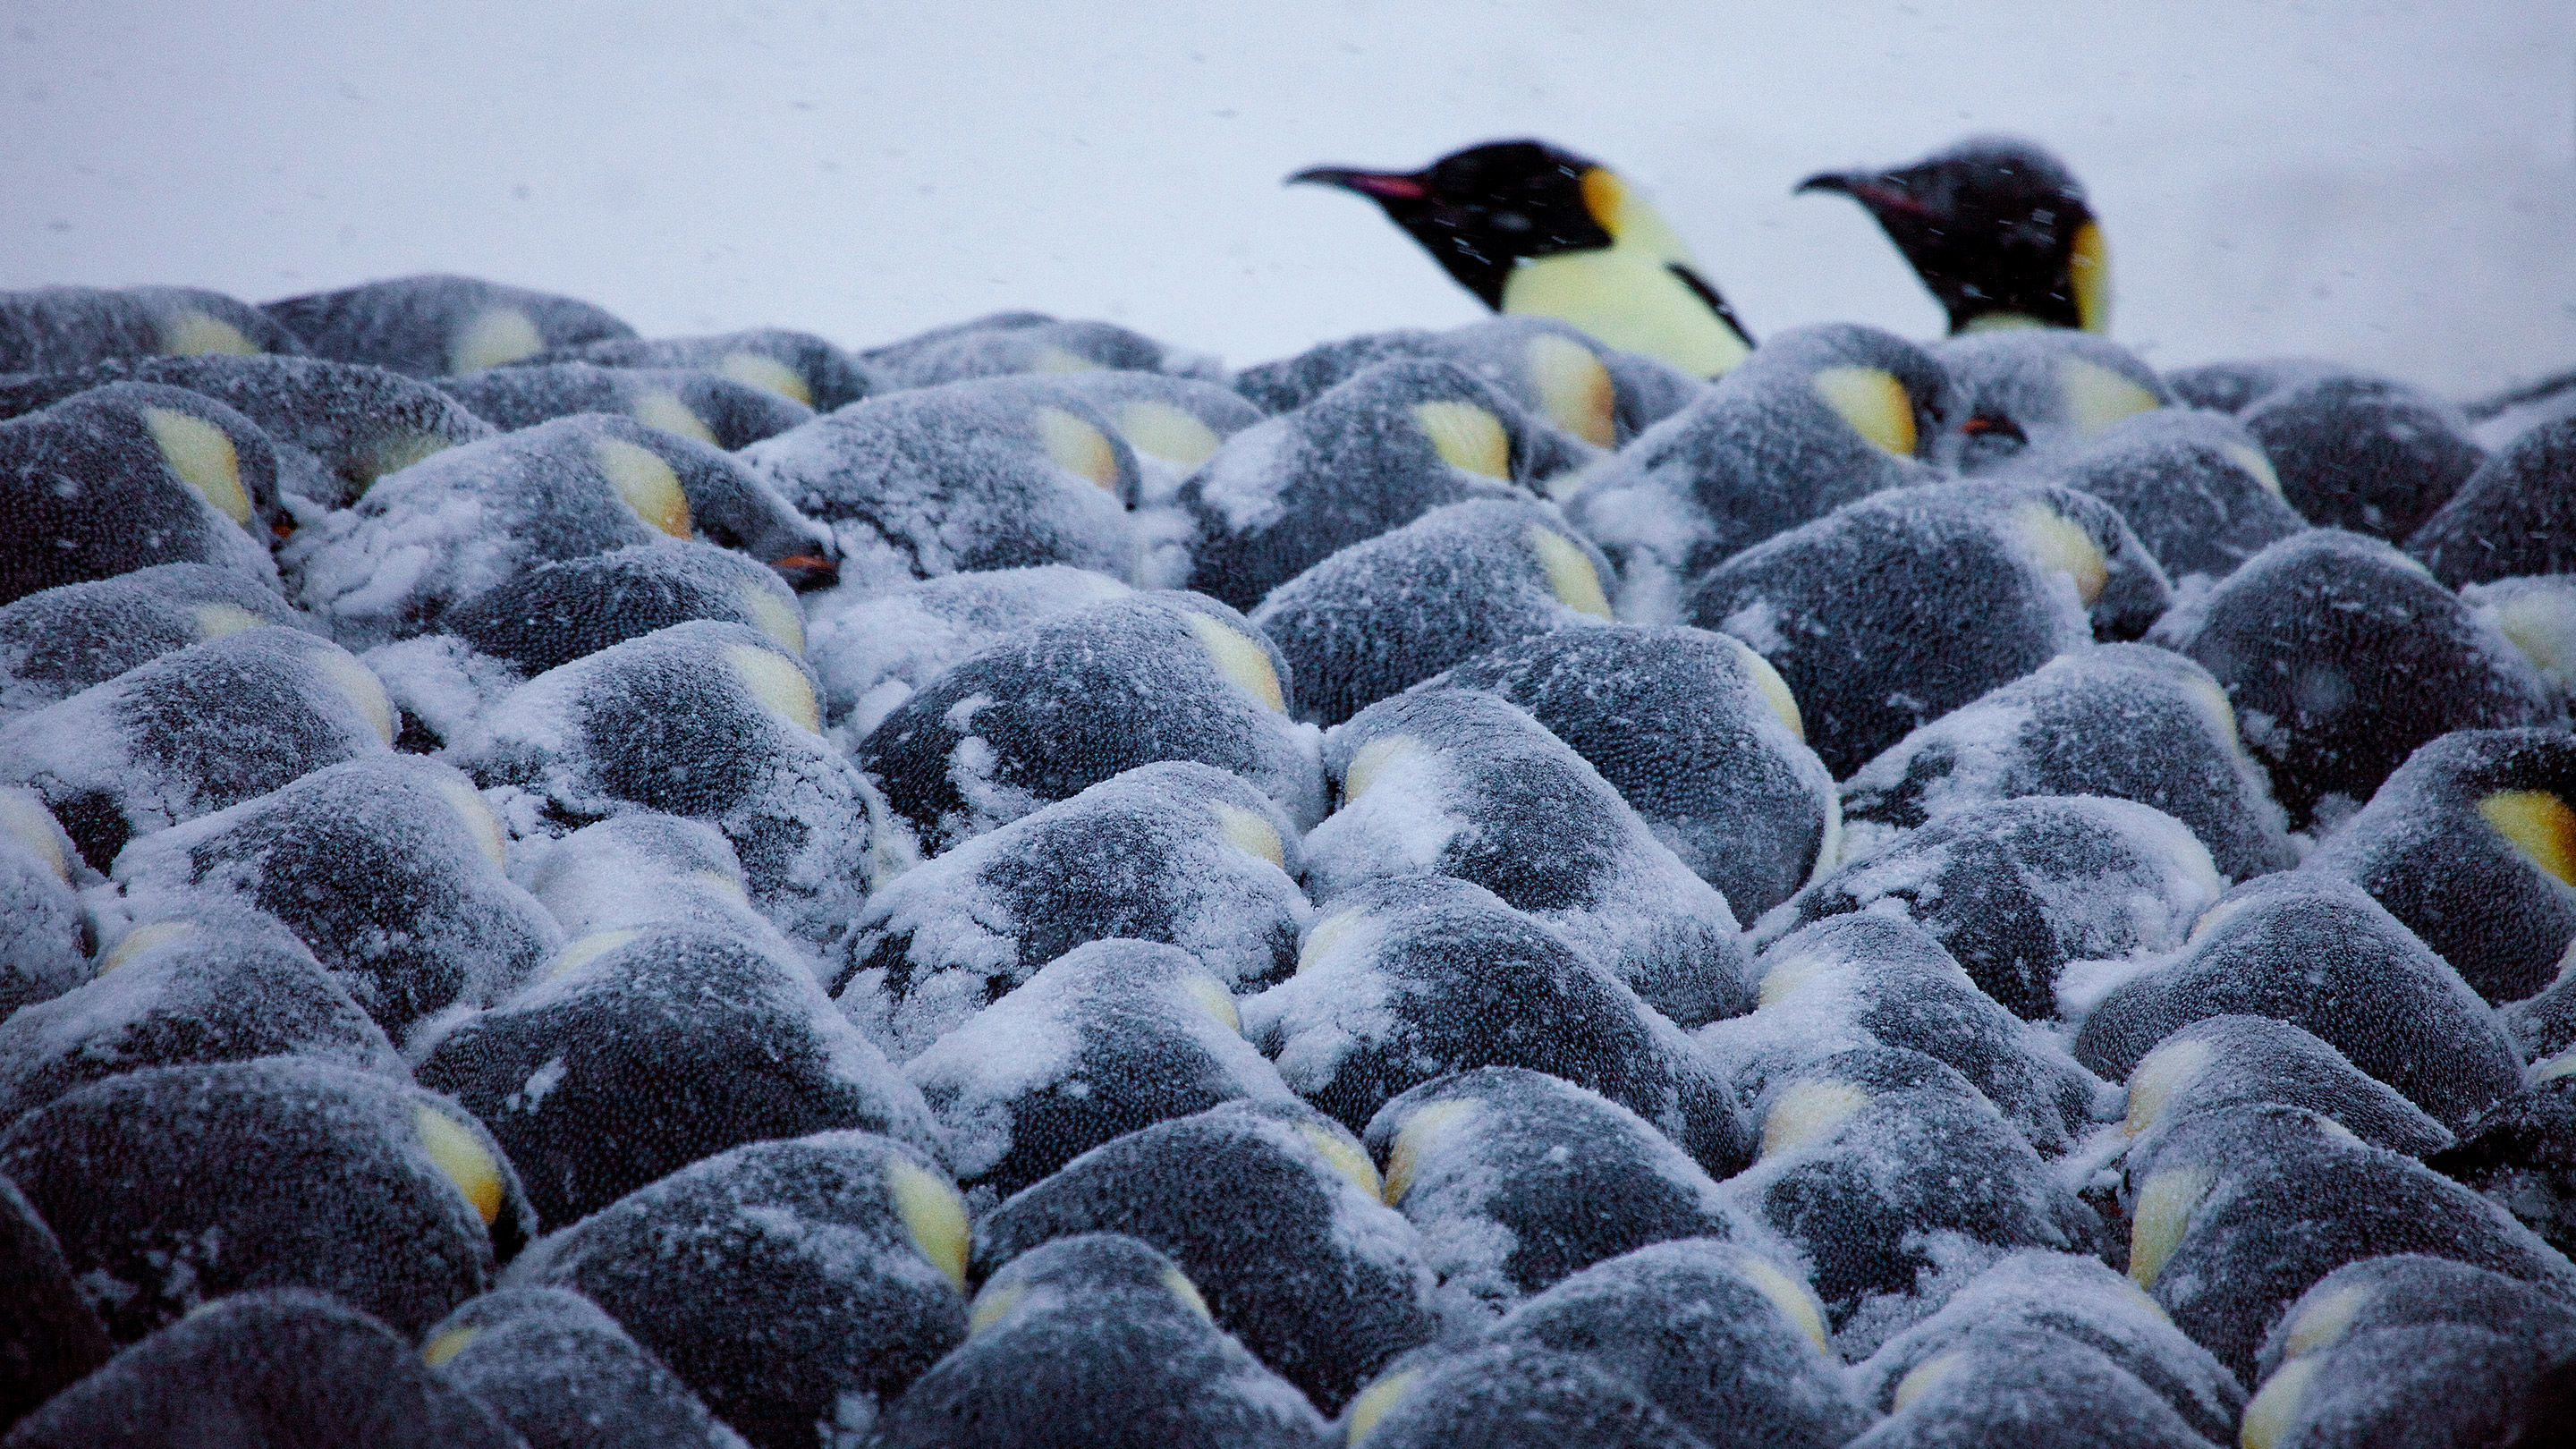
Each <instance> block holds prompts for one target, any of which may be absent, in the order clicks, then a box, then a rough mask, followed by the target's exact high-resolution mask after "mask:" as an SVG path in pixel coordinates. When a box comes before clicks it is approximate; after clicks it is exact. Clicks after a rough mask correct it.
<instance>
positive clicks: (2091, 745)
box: [1843, 644, 2297, 880]
mask: <svg viewBox="0 0 2576 1449" xmlns="http://www.w3.org/2000/svg"><path fill="white" fill-rule="evenodd" d="M2076 794H2082V795H2101V796H2107V797H2110V798H2113V799H2120V800H2134V801H2137V802H2138V803H2139V804H2141V805H2151V806H2153V807H2155V808H2156V809H2158V810H2162V811H2164V812H2165V813H2166V814H2168V815H2171V816H2173V817H2174V818H2175V819H2177V820H2180V821H2181V822H2182V823H2183V824H2185V825H2187V826H2189V827H2190V828H2191V831H2192V833H2193V834H2194V835H2197V836H2199V837H2200V842H2201V844H2203V845H2206V846H2208V847H2209V853H2210V859H2211V861H2212V863H2213V864H2215V865H2216V866H2217V867H2218V871H2219V873H2220V874H2221V875H2224V876H2226V877H2228V878H2229V879H2231V880H2246V879H2250V878H2251V877H2254V876H2258V875H2263V874H2266V873H2267V872H2270V871H2275V870H2286V869H2288V868H2289V867H2290V866H2292V865H2294V864H2296V863H2297V860H2296V856H2295V855H2294V853H2293V852H2292V850H2291V846H2290V841H2289V838H2288V836H2287V834H2286V833H2285V826H2284V822H2283V817H2282V814H2281V808H2280V807H2279V806H2278V805H2275V804H2274V803H2272V795H2271V787H2270V782H2269V781H2268V780H2267V779H2266V777H2265V776H2264V773H2263V769H2262V767H2261V766H2260V765H2257V764H2256V763H2255V762H2254V760H2253V758H2252V757H2251V756H2249V755H2248V754H2247V753H2246V751H2245V747H2244V745H2243V743H2242V742H2241V741H2240V740H2239V739H2238V737H2237V733H2236V713H2235V711H2234V710H2233V709H2231V708H2230V707H2229V705H2228V703H2227V694H2226V691H2224V690H2222V689H2220V688H2219V686H2218V681H2217V680H2215V679H2213V678H2211V677H2210V675H2209V672H2208V671H2207V670H2205V669H2202V668H2201V667H2200V666H2199V665H2197V664H2194V663H2193V662H2191V661H2190V660H2188V659H2185V658H2183V657H2181V656H2180V655H2177V654H2173V653H2171V652H2169V651H2167V650H2163V649H2157V648H2153V647H2150V646H2148V645H2144V644H2110V645H2102V646H2099V647H2096V648H2092V649H2081V650H2077V651H2075V652H2073V653H2069V654H2061V655H2059V656H2058V657H2056V658H2055V659H2052V660H2050V661H2049V662H2047V663H2046V664H2043V665H2041V666H2040V667H2039V668H2038V669H2037V670H2035V671H2033V672H2032V673H2030V674H2027V675H2024V676H2023V677H2021V678H2020V679H2016V680H2014V681H2012V682H2011V683H2009V684H2004V685H2000V686H1998V687H1996V688H1995V689H1992V690H1990V691H1988V692H1987V693H1986V694H1984V695H1982V696H1980V697H1979V698H1977V699H1976V700H1974V701H1972V702H1971V703H1968V704H1965V705H1962V706H1960V707H1959V708H1957V709H1955V710H1952V711H1951V712H1949V713H1948V714H1945V715H1943V716H1941V717H1940V718H1939V719H1937V720H1934V721H1933V722H1931V723H1930V724H1927V725H1924V726H1923V727H1921V728H1920V729H1917V730H1915V731H1913V732H1912V733H1910V734H1908V735H1907V736H1906V737H1905V738H1903V739H1901V740H1899V741H1897V742H1896V743H1895V744H1893V745H1891V746H1889V747H1888V748H1887V749H1886V750H1885V751H1884V752H1882V753H1881V754H1880V755H1879V756H1878V757H1877V758H1876V759H1873V760H1871V761H1870V762H1869V763H1868V764H1866V765H1864V766H1862V767H1861V768H1860V770H1859V771H1857V772H1856V773H1854V774H1853V775H1852V777H1851V778H1850V779H1849V780H1847V781H1845V782H1844V785H1843V830H1844V837H1843V839H1844V847H1843V848H1844V853H1845V855H1846V856H1858V855H1862V854H1866V853H1867V852H1869V851H1871V850H1874V849H1876V848H1877V847H1879V846H1880V845H1883V844H1885V843H1886V842H1888V841H1889V840H1892V839H1895V838H1898V837H1899V836H1900V835H1902V833H1903V832H1905V831H1907V830H1911V829H1913V828H1915V827H1917V826H1920V825H1922V824H1924V823H1925V822H1926V821H1929V820H1935V819H1938V818H1940V817H1941V816H1944V815H1947V814H1950V813H1952V812H1954V811H1958V810H1962V809H1967V808H1969V807H1971V806H1977V805H1984V804H1989V803H1991V802H1994V801H1997V800H2008V799H2014V798H2017V797H2021V796H2028V795H2076Z"/></svg>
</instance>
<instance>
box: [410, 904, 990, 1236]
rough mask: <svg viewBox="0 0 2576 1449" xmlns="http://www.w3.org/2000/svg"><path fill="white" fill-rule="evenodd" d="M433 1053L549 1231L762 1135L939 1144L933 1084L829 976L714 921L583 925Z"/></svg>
mask: <svg viewBox="0 0 2576 1449" xmlns="http://www.w3.org/2000/svg"><path fill="white" fill-rule="evenodd" d="M415 1054H416V1055H419V1056H420V1066H419V1077H420V1081H421V1084H422V1085H424V1086H427V1087H429V1088H431V1089H432V1090H435V1091H442V1092H446V1093H448V1094H450V1095H451V1096H453V1097H455V1098H456V1100H457V1101H458V1102H460V1103H462V1104H464V1106H465V1109H466V1110H467V1111H469V1112H472V1113H473V1114H474V1115H475V1116H476V1117H477V1118H478V1119H479V1120H481V1121H482V1122H484V1123H485V1124H486V1125H488V1126H489V1127H490V1128H491V1129H492V1134H493V1136H494V1137H495V1138H496V1139H497V1140H498V1141H499V1142H500V1144H501V1148H502V1150H503V1151H505V1152H507V1153H508V1154H509V1155H510V1160H511V1162H512V1163H514V1164H516V1165H517V1166H518V1167H519V1169H520V1172H521V1173H522V1175H523V1176H524V1177H525V1178H526V1179H527V1184H528V1198H529V1201H530V1203H531V1204H532V1205H534V1207H535V1208H536V1210H537V1218H538V1221H539V1222H540V1223H541V1224H542V1225H543V1226H544V1227H545V1228H546V1229H548V1230H551V1229H554V1228H560V1227H563V1226H565V1225H566V1224H569V1223H571V1222H574V1221H576V1220H577V1219H580V1218H583V1217H586V1216H588V1215H589V1214H591V1213H594V1212H597V1211H598V1210H599V1209H601V1208H604V1207H606V1206H608V1204H610V1203H611V1202H614V1201H615V1200H617V1199H618V1198H620V1197H623V1196H625V1195H626V1194H627V1193H629V1192H632V1191H634V1190H636V1189H638V1188H640V1187H643V1186H644V1185H645V1184H647V1183H649V1182H652V1181H654V1180H655V1179H657V1178H660V1177H662V1176H664V1175H666V1174H668V1173H672V1172H676V1171H678V1170H679V1169H681V1168H683V1167H686V1166H688V1165H689V1164H690V1163H692V1162H697V1161H700V1160H702V1159H705V1158H708V1157H712V1156H714V1155H716V1154H717V1153H720V1152H723V1151H725V1150H726V1149H728V1148H731V1147H736V1146H739V1145H741V1144H742V1143H745V1142H757V1141H766V1140H769V1139H773V1138H786V1137H804V1136H810V1135H811V1134H813V1133H816V1132H829V1131H842V1130H861V1131H868V1132H880V1133H884V1134H886V1135H887V1136H890V1137H893V1138H895V1139H897V1140H899V1141H903V1142H906V1143H909V1144H911V1145H912V1146H914V1147H917V1148H919V1149H920V1150H922V1151H923V1152H924V1153H926V1154H929V1155H931V1156H932V1157H934V1158H935V1157H936V1156H937V1155H938V1152H939V1139H940V1133H939V1130H938V1128H937V1127H936V1126H935V1125H934V1124H933V1123H932V1121H931V1117H930V1113H929V1110H928V1109H927V1108H925V1107H924V1106H923V1105H922V1101H921V1094H920V1093H919V1092H918V1091H916V1090H914V1088H913V1086H912V1084H911V1083H910V1082H907V1081H905V1080H904V1079H903V1077H902V1075H901V1074H900V1073H898V1072H897V1071H896V1070H895V1069H894V1066H893V1064H892V1063H890V1062H888V1061H887V1060H886V1059H885V1055H884V1054H883V1053H882V1052H879V1051H878V1050H877V1049H876V1048H875V1047H873V1046H871V1045H869V1044H868V1043H867V1042H866V1041H865V1040H864V1039H863V1038H861V1037H860V1036H859V1034H858V1032H857V1031H856V1030H855V1029H853V1028H852V1027H851V1026H850V1024H849V1023H848V1022H846V1021H844V1020H842V1018H841V1015H840V1013H839V1012H836V1011H834V1010H833V1009H832V1004H831V1001H830V1000H829V998H827V997H825V996H824V995H823V991H822V987H821V986H820V985H818V984H817V983H816V982H815V980H814V978H813V976H812V975H811V974H809V973H808V972H807V971H805V970H804V969H803V968H802V967H801V966H799V965H796V964H792V963H789V962H782V961H780V960H778V959H777V958H775V957H773V956H770V955H769V954H767V953H765V952H763V951H761V950H760V949H759V948H758V947H757V946H756V945H754V944H752V943H750V942H748V941H744V940H741V939H739V938H736V937H734V936H732V935H731V934H729V933H727V932H725V931H722V930H720V929H714V928H709V927H706V926H697V925H658V926H645V927H629V928H627V929H625V930H620V931H611V932H605V933H602V934H599V935H594V936H586V937H583V938H582V939H580V940H577V941H575V942H573V943H572V944H571V945H570V946H568V947H566V948H565V950H564V951H563V953H562V954H561V955H560V956H558V957H557V958H556V959H555V961H554V963H553V965H552V966H551V968H550V969H549V970H548V972H547V973H546V975H545V976H543V977H542V978H540V979H539V980H537V981H536V982H534V983H532V984H531V985H529V986H528V987H527V988H526V989H524V990H522V991H520V992H519V993H518V994H516V995H515V996H512V997H510V998H509V999H508V1000H506V1001H504V1002H502V1003H501V1004H500V1005H499V1006H497V1007H494V1008H492V1009H491V1010H488V1011H484V1012H479V1013H477V1014H475V1015H473V1016H469V1017H466V1018H465V1019H464V1020H463V1021H461V1022H459V1023H456V1024H455V1025H453V1026H450V1027H448V1028H447V1029H446V1030H444V1031H442V1032H441V1033H440V1034H439V1035H438V1037H437V1038H436V1039H435V1040H434V1041H431V1042H428V1043H425V1044H423V1046H422V1047H421V1048H419V1049H416V1053H415ZM711 1083H722V1084H723V1087H722V1090H721V1091H710V1090H708V1088H709V1084H711Z"/></svg>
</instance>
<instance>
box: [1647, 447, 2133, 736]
mask: <svg viewBox="0 0 2576 1449" xmlns="http://www.w3.org/2000/svg"><path fill="white" fill-rule="evenodd" d="M2171 598H2172V591H2171V589H2170V587H2169V586H2168V585H2167V583H2166V581H2165V576H2164V571H2163V570H2162V569H2160V568H2158V567H2157V565H2156V561H2155V560H2154V559H2152V558H2150V557H2148V556H2147V552H2146V549H2145V548H2144V547H2142V546H2141V545H2140V544H2139V543H2138V540H2137V535H2135V534H2133V533H2131V532H2130V531H2129V526H2128V525H2127V524H2126V523H2123V522H2122V521H2121V520H2120V515H2119V514H2117V513H2115V512H2113V511H2112V509H2111V506H2110V505H2109V504H2106V503H2104V502H2102V501H2101V500H2100V499H2098V498H2095V497H2093V496H2092V495H2091V494H2088V493H2078V492H2076V491H2074V490H2073V489H2071V488H2060V487H2055V486H2046V485H2022V484H2014V483H2004V482H1968V483H1937V484H1931V485H1928V486H1925V487H1921V488H1900V489H1893V490H1890V491H1888V492H1884V493H1878V494H1874V495H1872V496H1870V497H1868V498H1864V499H1862V500H1860V501H1859V502H1857V503H1851V504H1847V505H1845V506H1844V507H1842V508H1840V509H1837V510H1835V511H1834V512H1832V513H1830V514H1827V515H1825V516H1824V517H1822V518H1819V519H1817V520H1816V521H1815V522H1813V523H1809V524H1805V525H1802V526H1800V527H1797V528H1793V529H1791V530H1789V531H1788V532H1786V533H1782V534H1780V535H1778V536H1776V537H1774V538H1772V539H1771V540H1769V541H1768V542H1766V543H1763V544H1760V545H1758V546H1756V547H1753V548H1750V549H1747V550H1745V551H1744V552H1743V553H1740V554H1737V555H1736V556H1735V557H1733V558H1731V559H1729V560H1727V561H1726V562H1725V563H1724V564H1722V565H1720V566H1719V567H1718V568H1717V569H1716V571H1714V572H1713V573H1711V574H1709V575H1708V577H1707V579H1706V581H1705V582H1703V583H1702V584H1701V586H1700V588H1699V590H1698V592H1697V593H1695V594H1693V595H1692V596H1691V599H1690V602H1689V606H1688V608H1687V610H1686V611H1685V614H1686V620H1687V622H1689V623H1693V624H1697V625H1698V626H1700V627H1701V628H1704V629H1722V630H1724V631H1726V632H1728V633H1730V634H1733V635H1735V636H1736V637H1738V638H1740V639H1742V640H1744V642H1746V643H1747V644H1750V645H1752V646H1753V648H1754V651H1755V652H1756V653H1759V654H1760V655H1761V656H1762V657H1763V658H1764V659H1767V660H1769V661H1770V663H1771V666H1772V667H1773V668H1775V669H1777V670H1778V671H1779V672H1780V676H1781V678H1782V679H1783V680H1785V681H1786V682H1787V684H1788V686H1789V692H1790V693H1791V694H1792V695H1794V696H1796V698H1797V701H1798V710H1799V713H1800V714H1801V715H1802V716H1803V717H1804V719H1805V721H1806V727H1807V743H1808V744H1809V745H1810V746H1812V747H1813V748H1814V750H1815V751H1816V753H1817V755H1818V756H1820V757H1821V758H1822V759H1823V760H1824V762H1825V765H1826V767H1827V768H1828V769H1830V770H1832V771H1833V772H1834V776H1835V778H1837V779H1840V778H1843V777H1845V776H1847V775H1849V774H1851V773H1852V772H1853V771H1854V770H1857V769H1859V768H1860V767H1861V766H1862V765H1864V764H1866V763H1868V762H1869V760H1870V758H1871V757H1873V756H1875V755H1877V754H1878V753H1879V752H1880V751H1881V750H1884V749H1886V748H1887V747H1888V746H1890V745H1892V744H1895V743H1896V742H1897V741H1898V740H1900V739H1902V738H1904V736H1905V734H1906V732H1907V731H1909V730H1913V729H1917V728H1920V727H1921V726H1923V725H1925V724H1928V723H1930V722H1931V721H1933V720H1935V719H1938V718H1940V717H1941V716H1942V715H1945V714H1947V713H1949V712H1950V711H1951V710H1954V709H1956V708H1958V707H1959V706H1961V705H1963V704H1966V703H1968V702H1969V701H1970V700H1973V699H1975V698H1976V697H1977V696H1979V695H1981V694H1984V693H1985V692H1986V691H1988V690H1990V689H1993V688H1995V687H1996V686H1998V685H2002V684H2006V683H2009V682H2010V681H2012V680H2015V679H2019V678H2020V677H2021V676H2023V675H2025V674H2028V673H2030V672H2031V671H2032V670H2034V669H2037V668H2038V667H2039V666H2040V665H2042V664H2045V663H2047V662H2048V661H2049V660H2050V659H2052V658H2054V657H2055V656H2057V655H2059V654H2062V653H2065V652H2066V651H2068V650H2070V649H2080V648H2082V647H2084V645H2086V644H2087V643H2089V642H2091V641H2093V640H2095V639H2097V638H2098V639H2101V640H2103V641H2106V642H2108V641H2114V640H2122V639H2134V638H2136V637H2138V636H2139V635H2140V634H2142V633H2144V632H2146V629H2147V627H2148V626H2149V625H2150V624H2151V623H2153V622H2154V621H2155V619H2156V616H2157V615H2159V614H2161V613H2162V612H2164V609H2165V606H2166V605H2167V604H2168V603H2169V602H2171Z"/></svg>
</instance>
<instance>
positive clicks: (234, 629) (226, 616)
mask: <svg viewBox="0 0 2576 1449" xmlns="http://www.w3.org/2000/svg"><path fill="white" fill-rule="evenodd" d="M189 612H190V613H191V614H192V615H194V616H195V618H196V621H197V638H198V639H199V640H200V641H201V642H202V641H205V640H211V639H226V638H230V637H231V636H233V635H235V634H238V633H240V632H241V631H243V630H244V629H256V628H258V627H259V626H261V625H262V624H265V623H267V622H268V621H267V620H265V619H263V618H261V617H260V616H259V615H257V614H254V613H252V612H251V611H250V610H248V609H245V608H243V607H242V606H241V605H239V604H199V605H198V606H197V607H196V608H194V609H192V610H190V611H189Z"/></svg>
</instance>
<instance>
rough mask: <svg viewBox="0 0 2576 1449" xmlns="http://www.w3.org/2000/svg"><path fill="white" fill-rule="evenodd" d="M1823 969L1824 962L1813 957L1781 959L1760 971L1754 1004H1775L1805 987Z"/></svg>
mask: <svg viewBox="0 0 2576 1449" xmlns="http://www.w3.org/2000/svg"><path fill="white" fill-rule="evenodd" d="M1823 970H1824V963H1823V962H1821V961H1817V960H1815V959H1813V958H1809V959H1806V960H1793V961H1783V962H1781V963H1780V964H1779V965H1777V966H1774V967H1772V968H1771V969H1770V970H1768V971H1766V972H1764V973H1762V984H1761V986H1759V987H1758V988H1756V989H1755V992H1754V995H1755V998H1756V1004H1757V1005H1761V1006H1777V1005H1779V1004H1780V1003H1781V1002H1784V1001H1786V1000H1788V999H1789V998H1790V997H1792V996H1795V995H1797V994H1798V993H1799V992H1800V991H1803V990H1805V989H1806V987H1807V984H1808V983H1809V982H1811V981H1814V980H1815V979H1816V977H1817V976H1818V975H1819V974H1821V973H1822V972H1823Z"/></svg>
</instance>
